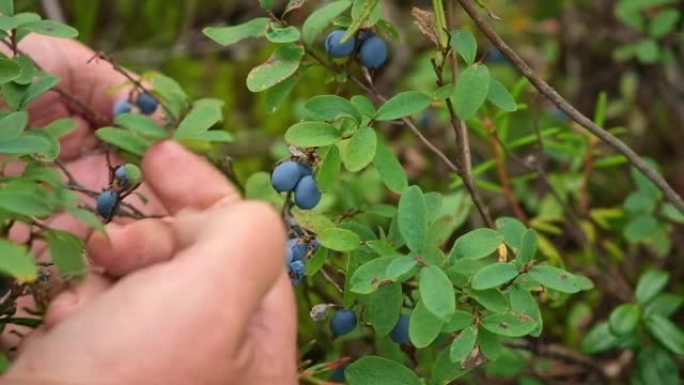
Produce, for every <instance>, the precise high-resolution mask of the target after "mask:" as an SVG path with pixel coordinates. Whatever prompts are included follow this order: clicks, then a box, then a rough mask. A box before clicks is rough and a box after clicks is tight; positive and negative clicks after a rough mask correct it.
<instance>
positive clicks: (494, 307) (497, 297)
mask: <svg viewBox="0 0 684 385" xmlns="http://www.w3.org/2000/svg"><path fill="white" fill-rule="evenodd" d="M469 294H470V296H471V297H472V298H473V299H474V300H475V301H477V303H479V304H480V305H482V306H484V307H485V309H488V310H491V311H495V312H503V311H505V310H506V309H508V307H509V305H508V301H507V300H506V297H504V295H503V294H501V292H500V291H499V290H498V289H489V290H471V291H470V292H469Z"/></svg>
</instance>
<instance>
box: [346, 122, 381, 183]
mask: <svg viewBox="0 0 684 385" xmlns="http://www.w3.org/2000/svg"><path fill="white" fill-rule="evenodd" d="M377 146H378V137H377V135H376V134H375V130H374V129H372V128H371V127H367V126H364V127H361V128H360V129H359V130H358V131H356V132H355V133H354V135H353V136H352V137H351V139H349V140H345V141H342V142H341V143H340V147H341V154H342V162H343V163H344V167H345V168H346V169H347V170H348V171H351V172H358V171H361V170H363V169H364V168H366V166H368V165H369V164H370V163H371V162H372V161H373V158H375V152H376V149H377Z"/></svg>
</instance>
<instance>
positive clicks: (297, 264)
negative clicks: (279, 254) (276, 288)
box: [287, 261, 306, 285]
mask: <svg viewBox="0 0 684 385" xmlns="http://www.w3.org/2000/svg"><path fill="white" fill-rule="evenodd" d="M287 272H288V274H289V275H290V280H291V281H292V284H293V285H296V284H298V283H299V282H301V281H302V279H304V276H305V275H306V266H305V265H304V262H302V261H293V262H292V263H290V264H288V265H287Z"/></svg>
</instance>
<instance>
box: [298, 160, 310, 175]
mask: <svg viewBox="0 0 684 385" xmlns="http://www.w3.org/2000/svg"><path fill="white" fill-rule="evenodd" d="M297 166H299V171H300V172H301V173H302V176H307V175H313V169H312V168H311V166H309V165H308V164H304V163H297Z"/></svg>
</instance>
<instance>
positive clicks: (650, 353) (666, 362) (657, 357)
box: [631, 346, 682, 385]
mask: <svg viewBox="0 0 684 385" xmlns="http://www.w3.org/2000/svg"><path fill="white" fill-rule="evenodd" d="M638 381H641V382H638ZM681 383H682V382H681V380H680V378H679V369H678V368H677V363H676V362H675V360H674V359H673V358H672V356H671V355H670V354H668V353H667V352H665V351H663V349H660V348H658V347H655V346H647V347H644V348H643V349H641V350H640V351H639V356H638V357H637V360H636V370H635V371H634V374H633V377H632V382H631V384H632V385H681Z"/></svg>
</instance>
